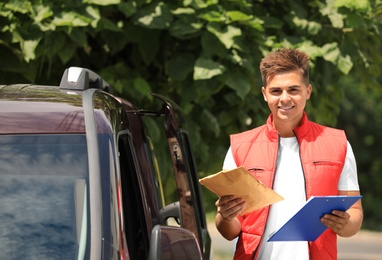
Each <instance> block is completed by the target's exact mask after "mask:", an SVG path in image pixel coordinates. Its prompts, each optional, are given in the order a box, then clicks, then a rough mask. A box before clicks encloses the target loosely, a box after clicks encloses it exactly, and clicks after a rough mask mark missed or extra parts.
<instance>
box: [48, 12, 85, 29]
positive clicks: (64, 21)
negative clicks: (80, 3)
mask: <svg viewBox="0 0 382 260" xmlns="http://www.w3.org/2000/svg"><path fill="white" fill-rule="evenodd" d="M91 22H92V19H91V18H89V17H86V16H84V15H81V14H78V13H76V12H63V13H61V15H59V16H55V17H54V19H53V21H52V24H54V25H55V26H69V27H82V26H88V25H90V23H91Z"/></svg>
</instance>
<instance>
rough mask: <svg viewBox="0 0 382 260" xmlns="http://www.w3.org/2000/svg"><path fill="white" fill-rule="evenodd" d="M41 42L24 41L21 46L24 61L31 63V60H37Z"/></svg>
mask: <svg viewBox="0 0 382 260" xmlns="http://www.w3.org/2000/svg"><path fill="white" fill-rule="evenodd" d="M39 42H40V39H37V40H25V41H22V42H21V44H20V46H21V51H22V54H23V57H24V60H25V61H26V62H29V61H31V60H34V59H35V58H36V53H35V50H36V48H37V46H38V44H39Z"/></svg>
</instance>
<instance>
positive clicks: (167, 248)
mask: <svg viewBox="0 0 382 260" xmlns="http://www.w3.org/2000/svg"><path fill="white" fill-rule="evenodd" d="M148 259H149V260H158V259H162V260H167V259H168V260H171V259H188V260H194V259H198V260H200V259H203V258H202V253H201V251H200V247H199V244H198V241H197V239H196V237H195V235H194V234H193V233H191V232H190V231H188V230H186V229H184V228H180V227H171V226H160V225H156V226H155V227H154V228H153V230H152V232H151V240H150V252H149V258H148Z"/></svg>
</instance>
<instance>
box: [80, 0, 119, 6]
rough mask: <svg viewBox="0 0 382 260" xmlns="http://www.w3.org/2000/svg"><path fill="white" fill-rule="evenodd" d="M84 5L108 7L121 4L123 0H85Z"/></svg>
mask: <svg viewBox="0 0 382 260" xmlns="http://www.w3.org/2000/svg"><path fill="white" fill-rule="evenodd" d="M83 3H86V4H94V5H104V6H106V5H116V4H119V3H121V0H83Z"/></svg>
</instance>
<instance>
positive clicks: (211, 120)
mask: <svg viewBox="0 0 382 260" xmlns="http://www.w3.org/2000/svg"><path fill="white" fill-rule="evenodd" d="M200 121H201V122H203V125H204V126H205V127H206V128H208V129H210V130H211V131H212V132H213V133H214V134H215V136H218V135H219V134H220V125H219V122H218V120H217V118H216V117H215V116H214V115H213V114H212V113H211V112H210V111H209V110H207V109H203V111H202V113H201V114H200Z"/></svg>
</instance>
